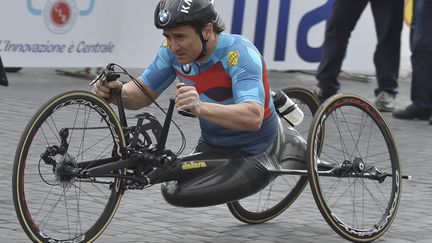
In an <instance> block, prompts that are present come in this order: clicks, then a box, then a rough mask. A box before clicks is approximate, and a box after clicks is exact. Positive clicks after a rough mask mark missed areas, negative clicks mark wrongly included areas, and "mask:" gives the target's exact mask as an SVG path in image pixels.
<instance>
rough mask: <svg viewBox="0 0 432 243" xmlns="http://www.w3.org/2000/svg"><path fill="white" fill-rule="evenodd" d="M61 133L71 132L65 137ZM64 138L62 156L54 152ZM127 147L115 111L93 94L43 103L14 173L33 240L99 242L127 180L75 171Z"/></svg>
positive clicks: (19, 208)
mask: <svg viewBox="0 0 432 243" xmlns="http://www.w3.org/2000/svg"><path fill="white" fill-rule="evenodd" d="M63 128H67V129H63ZM62 129H63V130H62ZM60 131H67V132H68V134H66V135H65V133H63V139H62V135H60ZM62 141H63V142H64V141H66V143H67V144H68V146H63V148H66V147H67V148H66V149H64V150H62V151H65V152H63V153H62V154H63V155H61V154H59V153H57V152H54V151H55V150H56V149H58V148H59V147H61V145H62ZM56 146H58V147H56ZM124 147H125V141H124V136H123V131H122V128H121V126H120V123H119V121H118V119H117V116H116V114H115V113H114V111H113V110H112V109H111V107H110V106H109V105H108V104H107V103H106V102H105V101H103V100H102V99H101V98H98V97H96V96H95V95H93V94H91V93H89V92H84V91H74V92H68V93H64V94H62V95H59V96H57V97H55V98H53V99H51V100H50V101H48V102H47V103H46V104H45V105H44V106H43V107H41V108H40V109H39V110H38V111H37V112H36V114H35V115H34V116H33V118H32V119H31V121H30V123H29V124H28V125H27V127H26V129H25V130H24V132H23V135H22V137H21V140H20V142H19V145H18V148H17V151H16V155H15V162H14V167H13V175H12V180H13V181H12V190H13V200H14V205H15V211H16V213H17V216H18V219H19V221H20V223H21V226H22V228H23V229H24V231H25V232H26V234H27V235H28V236H29V238H30V239H31V240H32V241H35V242H58V241H68V242H84V241H85V242H92V241H94V240H95V239H96V238H97V237H98V236H99V235H100V234H101V233H102V232H103V230H104V229H105V228H106V227H107V226H108V224H109V222H110V221H111V219H112V218H113V216H114V214H115V212H116V210H117V208H118V206H119V204H120V199H121V196H122V192H123V191H122V189H121V188H122V187H121V184H122V180H118V179H112V178H103V179H99V178H93V179H92V180H90V179H79V178H77V177H76V174H75V175H74V174H73V173H74V172H71V171H76V168H77V167H78V166H79V163H80V162H82V161H91V160H94V159H96V158H98V159H102V158H111V157H113V156H114V157H116V158H117V157H119V156H120V157H124V156H125V155H124V154H122V151H124V150H123V149H122V148H124ZM48 151H51V152H48ZM43 155H45V156H43ZM113 173H124V172H122V171H117V172H113Z"/></svg>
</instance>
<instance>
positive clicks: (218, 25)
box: [192, 16, 225, 34]
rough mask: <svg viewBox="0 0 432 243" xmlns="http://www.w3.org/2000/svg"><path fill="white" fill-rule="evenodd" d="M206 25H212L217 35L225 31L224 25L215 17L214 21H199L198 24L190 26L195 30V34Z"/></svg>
mask: <svg viewBox="0 0 432 243" xmlns="http://www.w3.org/2000/svg"><path fill="white" fill-rule="evenodd" d="M208 23H211V24H212V25H213V31H214V32H216V33H217V34H220V33H222V32H223V31H224V30H225V24H224V22H223V20H222V19H221V18H219V16H216V19H214V18H212V19H207V20H204V21H200V22H198V23H194V24H192V27H193V28H194V29H195V31H196V32H197V33H199V32H200V31H201V30H202V29H203V28H204V27H205V26H206V25H207V24H208Z"/></svg>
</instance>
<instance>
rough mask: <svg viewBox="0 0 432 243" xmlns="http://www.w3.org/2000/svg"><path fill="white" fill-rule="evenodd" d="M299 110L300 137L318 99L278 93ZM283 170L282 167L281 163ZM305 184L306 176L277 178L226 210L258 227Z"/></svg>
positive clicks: (287, 91) (300, 91)
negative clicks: (302, 115)
mask: <svg viewBox="0 0 432 243" xmlns="http://www.w3.org/2000/svg"><path fill="white" fill-rule="evenodd" d="M282 91H283V92H284V93H285V94H286V95H287V96H288V97H290V98H291V99H292V100H293V101H294V102H295V103H296V104H297V106H298V107H299V108H300V109H301V110H302V111H303V113H304V115H305V117H304V120H303V122H302V123H301V124H299V125H298V126H296V127H295V129H296V130H297V131H298V132H299V133H300V134H301V135H302V136H304V137H306V136H307V128H308V127H309V125H310V124H311V121H312V118H313V115H314V114H315V112H316V111H317V110H318V107H319V104H320V103H319V101H318V99H317V98H316V97H315V96H314V95H313V94H312V93H311V92H310V91H308V90H306V89H303V88H285V89H283V90H282ZM281 121H282V122H286V121H285V120H284V119H281ZM281 166H282V168H284V169H289V168H285V167H286V164H285V163H282V164H281ZM307 182H308V178H307V176H297V175H279V176H278V177H276V179H274V180H273V181H272V182H271V183H270V184H269V185H267V186H266V187H265V188H264V189H263V190H261V191H259V192H258V193H256V194H254V195H251V196H249V197H246V198H244V199H242V200H239V201H236V202H232V203H228V209H229V210H230V212H231V214H232V215H234V217H236V218H237V219H238V220H240V221H242V222H245V223H248V224H259V223H264V222H266V221H268V220H271V219H273V218H275V217H276V216H278V215H279V214H281V213H282V212H283V211H285V210H286V209H287V208H288V207H289V206H290V205H291V204H292V203H293V202H294V201H295V200H296V199H297V197H298V196H299V195H300V193H301V192H302V191H303V189H304V188H305V186H306V184H307Z"/></svg>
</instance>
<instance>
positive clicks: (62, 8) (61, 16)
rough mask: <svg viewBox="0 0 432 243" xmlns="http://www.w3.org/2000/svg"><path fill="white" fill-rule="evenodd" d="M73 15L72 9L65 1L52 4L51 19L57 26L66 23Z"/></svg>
mask: <svg viewBox="0 0 432 243" xmlns="http://www.w3.org/2000/svg"><path fill="white" fill-rule="evenodd" d="M70 16H71V9H70V7H69V5H67V4H66V3H65V2H57V3H55V4H54V5H53V6H52V9H51V19H52V22H53V24H55V25H57V26H62V25H65V24H66V23H67V22H68V21H69V19H70Z"/></svg>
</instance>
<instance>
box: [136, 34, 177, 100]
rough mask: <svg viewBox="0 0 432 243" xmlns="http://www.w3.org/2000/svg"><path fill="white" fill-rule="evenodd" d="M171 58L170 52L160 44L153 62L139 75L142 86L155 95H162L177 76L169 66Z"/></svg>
mask: <svg viewBox="0 0 432 243" xmlns="http://www.w3.org/2000/svg"><path fill="white" fill-rule="evenodd" d="M164 43H165V42H164ZM173 58H174V57H173V55H172V54H171V51H170V50H169V49H168V48H167V47H166V46H165V45H164V44H162V46H161V47H160V48H159V51H158V53H157V55H156V58H155V59H154V61H153V62H152V63H151V64H150V65H149V66H148V67H147V68H146V69H145V70H144V72H143V73H142V75H141V78H142V80H143V81H144V84H146V85H147V86H149V87H150V88H151V89H153V90H154V91H156V92H157V93H159V94H160V93H162V92H163V91H164V90H165V89H166V88H167V87H168V86H169V85H170V84H171V83H172V82H173V81H174V79H175V78H176V76H177V75H176V72H175V70H174V68H173V67H172V66H171V62H172V59H173Z"/></svg>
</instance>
